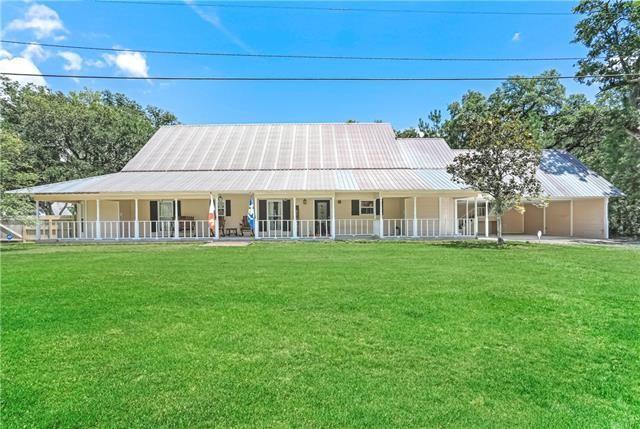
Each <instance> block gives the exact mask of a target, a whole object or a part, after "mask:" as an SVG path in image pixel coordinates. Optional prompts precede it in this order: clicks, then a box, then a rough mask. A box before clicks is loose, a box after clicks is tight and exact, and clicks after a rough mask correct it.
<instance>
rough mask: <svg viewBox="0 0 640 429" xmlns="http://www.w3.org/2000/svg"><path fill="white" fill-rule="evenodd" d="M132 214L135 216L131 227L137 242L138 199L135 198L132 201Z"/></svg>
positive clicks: (138, 230)
mask: <svg viewBox="0 0 640 429" xmlns="http://www.w3.org/2000/svg"><path fill="white" fill-rule="evenodd" d="M133 212H134V216H135V224H134V225H133V234H134V237H135V238H136V240H137V239H139V238H140V221H139V219H138V199H137V198H136V199H135V200H134V209H133Z"/></svg>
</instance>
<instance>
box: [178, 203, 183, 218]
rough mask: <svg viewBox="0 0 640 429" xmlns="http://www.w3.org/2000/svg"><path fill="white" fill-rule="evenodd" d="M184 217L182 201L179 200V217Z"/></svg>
mask: <svg viewBox="0 0 640 429" xmlns="http://www.w3.org/2000/svg"><path fill="white" fill-rule="evenodd" d="M181 217H182V201H180V200H178V219H180V218H181Z"/></svg>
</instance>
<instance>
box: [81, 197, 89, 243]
mask: <svg viewBox="0 0 640 429" xmlns="http://www.w3.org/2000/svg"><path fill="white" fill-rule="evenodd" d="M82 219H83V222H82V229H83V230H84V238H88V237H89V229H88V228H87V226H88V224H87V222H89V204H88V203H87V200H84V201H82Z"/></svg>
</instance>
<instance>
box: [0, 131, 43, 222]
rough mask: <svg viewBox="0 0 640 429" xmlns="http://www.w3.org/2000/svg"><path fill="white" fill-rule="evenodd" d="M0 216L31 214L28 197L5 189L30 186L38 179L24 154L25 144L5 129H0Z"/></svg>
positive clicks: (17, 216)
mask: <svg viewBox="0 0 640 429" xmlns="http://www.w3.org/2000/svg"><path fill="white" fill-rule="evenodd" d="M0 131H1V132H0V216H1V217H3V218H9V219H16V218H20V217H22V216H25V215H27V214H33V212H34V206H33V204H32V201H31V199H30V198H29V197H27V196H24V195H14V194H7V193H6V191H8V190H11V189H17V188H24V187H27V186H31V185H33V184H34V183H36V181H37V180H38V176H37V174H36V173H35V172H34V171H33V169H32V168H31V166H30V163H29V160H28V159H27V157H26V154H25V144H24V142H23V141H22V140H20V138H19V137H18V136H17V135H16V134H14V133H12V132H10V131H7V130H4V129H2V130H0Z"/></svg>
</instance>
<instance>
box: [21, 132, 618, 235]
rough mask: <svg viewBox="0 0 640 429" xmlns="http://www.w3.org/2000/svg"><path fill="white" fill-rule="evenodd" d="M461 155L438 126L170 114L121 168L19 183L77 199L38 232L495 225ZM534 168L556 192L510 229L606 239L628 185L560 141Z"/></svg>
mask: <svg viewBox="0 0 640 429" xmlns="http://www.w3.org/2000/svg"><path fill="white" fill-rule="evenodd" d="M455 155H456V151H454V150H452V149H451V148H449V146H448V145H447V143H446V142H445V141H444V140H442V139H433V138H416V139H398V138H396V137H395V134H394V131H393V129H392V127H391V126H390V125H389V124H384V123H370V124H365V123H356V124H344V123H335V124H255V125H253V124H249V125H174V126H165V127H162V128H161V129H160V130H158V132H156V133H155V135H154V136H153V137H152V138H151V139H150V140H149V142H148V143H147V144H146V145H145V146H144V147H143V148H142V149H141V150H140V152H139V153H138V154H137V155H136V156H135V157H134V158H133V159H132V160H131V161H130V162H129V163H128V164H127V165H126V166H125V167H124V168H123V169H122V171H120V172H118V173H113V174H107V175H104V176H96V177H88V178H85V179H79V180H72V181H68V182H61V183H53V184H49V185H42V186H36V187H33V188H28V189H21V190H18V191H14V192H19V193H28V194H31V195H33V197H34V198H35V199H36V200H39V201H56V202H62V201H64V202H70V203H73V204H75V205H76V210H75V212H76V214H75V218H74V220H71V221H60V222H53V221H48V222H39V225H38V228H37V232H36V235H37V238H38V239H39V240H81V239H82V240H157V239H219V238H226V237H236V236H244V237H247V238H248V237H254V238H255V239H266V238H269V239H275V238H278V239H280V238H287V239H311V238H342V237H344V238H346V237H374V236H376V237H407V238H411V237H413V238H425V237H451V236H466V237H474V236H477V235H489V234H492V233H495V230H496V225H495V223H496V222H495V218H494V217H493V216H492V215H491V214H490V204H491V199H490V198H488V197H485V196H484V195H481V194H479V193H478V192H477V191H474V190H473V189H469V188H468V187H465V186H461V185H459V184H456V183H454V182H453V181H452V180H451V177H450V175H449V174H448V173H447V172H446V170H445V168H446V166H447V164H448V163H450V162H451V161H452V160H453V158H454V156H455ZM537 174H538V178H539V179H540V181H541V183H542V185H543V188H544V190H545V192H546V194H547V195H548V197H549V201H550V203H549V205H548V206H547V207H546V208H539V207H536V206H535V205H533V204H526V205H525V207H526V211H525V213H524V214H520V213H518V212H515V211H513V212H510V213H508V214H507V215H506V216H505V217H504V227H503V228H504V232H505V233H518V234H532V235H534V234H536V232H537V231H538V230H541V231H543V232H544V233H545V234H548V235H557V236H577V237H597V238H607V236H608V217H607V204H608V199H609V198H610V197H615V196H619V195H621V193H620V191H619V190H617V189H616V188H615V187H614V186H613V185H611V183H609V182H608V181H607V180H606V179H604V178H603V177H601V176H599V175H598V174H596V173H594V172H593V171H591V170H589V169H588V168H587V167H585V166H584V165H583V164H581V163H580V162H579V161H578V160H577V159H575V158H574V157H573V156H571V155H569V154H568V153H566V152H564V151H557V150H546V151H545V152H544V155H543V159H542V163H541V165H540V167H539V169H538V173H537ZM250 201H255V204H254V206H255V214H256V216H255V218H256V222H255V223H254V226H253V228H250V227H249V222H248V218H247V213H248V210H249V204H250ZM212 203H213V205H214V206H215V207H216V208H215V210H216V211H217V212H218V219H217V222H216V224H217V225H216V227H215V228H210V224H209V222H208V220H207V219H208V215H209V212H210V207H211V206H212ZM212 218H215V216H213V214H212Z"/></svg>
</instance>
